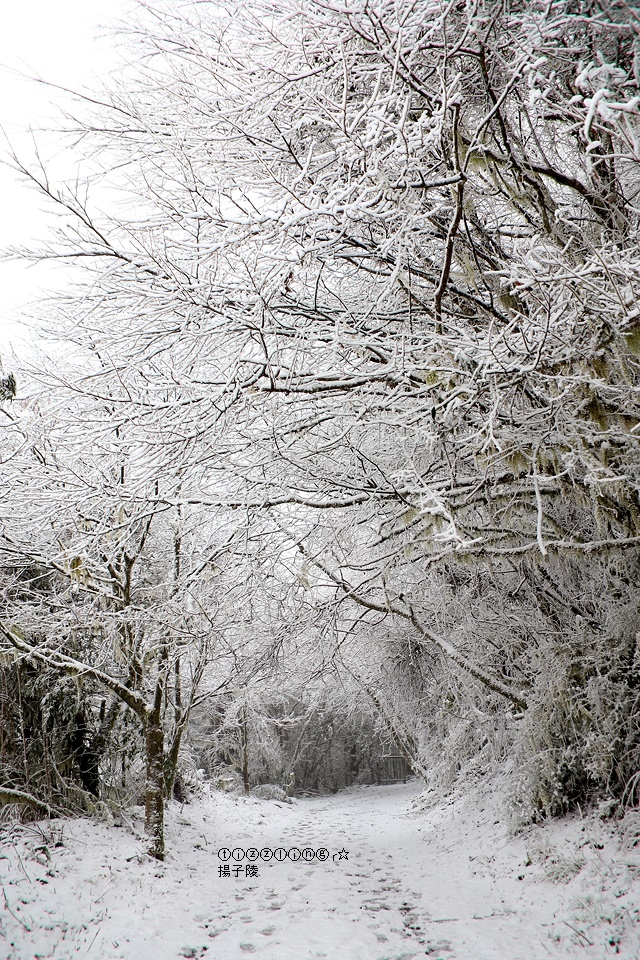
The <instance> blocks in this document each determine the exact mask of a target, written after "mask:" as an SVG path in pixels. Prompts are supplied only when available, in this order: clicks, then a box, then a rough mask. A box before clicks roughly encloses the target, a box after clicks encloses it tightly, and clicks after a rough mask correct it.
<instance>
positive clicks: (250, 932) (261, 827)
mask: <svg viewBox="0 0 640 960" xmlns="http://www.w3.org/2000/svg"><path fill="white" fill-rule="evenodd" d="M418 790H419V787H418V784H407V785H406V786H403V785H399V786H395V787H379V788H376V787H369V788H357V789H353V790H349V791H345V792H344V793H342V794H339V795H337V796H334V797H323V798H314V799H308V800H299V801H297V802H296V803H295V804H293V805H291V806H288V805H286V804H279V803H276V802H274V801H263V800H256V799H253V798H244V797H241V798H234V797H231V796H228V795H218V794H215V795H213V796H212V797H211V798H210V799H206V800H204V801H202V802H199V803H194V804H191V805H188V806H184V807H183V808H179V807H177V806H174V807H173V808H172V810H171V812H170V815H169V818H168V821H169V823H168V830H167V834H168V848H169V851H170V854H169V857H168V859H167V862H166V863H165V864H157V863H155V862H153V861H150V860H149V858H147V857H146V856H144V854H143V853H142V851H143V849H144V846H143V843H142V841H141V839H140V838H139V837H136V835H135V833H134V832H132V831H130V830H128V829H126V828H119V829H118V828H115V827H113V826H106V825H104V824H96V823H92V822H90V821H86V820H84V821H72V822H66V823H65V824H64V825H63V828H62V837H61V838H60V832H59V831H60V827H59V826H56V823H55V821H54V822H52V824H50V825H48V824H45V825H43V829H44V837H43V836H41V835H40V834H39V832H38V830H37V828H34V827H31V828H30V829H29V830H28V831H26V832H25V829H24V828H21V829H20V830H18V831H14V832H13V833H9V834H5V842H4V844H3V846H2V847H0V858H2V859H0V879H1V880H2V885H3V889H4V893H5V895H6V900H5V902H4V903H3V904H2V907H3V912H2V915H1V924H2V926H1V927H0V934H3V936H2V935H0V957H2V958H3V960H4V953H3V950H4V947H5V946H6V956H7V957H8V958H10V960H32V958H35V957H42V958H46V957H52V958H57V960H66V958H71V957H79V956H80V957H83V958H84V957H87V958H88V960H91V958H93V957H96V958H108V960H178V958H180V957H207V958H211V960H240V958H245V957H252V956H254V957H256V958H260V960H311V958H316V957H327V958H330V960H410V958H416V957H425V956H427V957H431V958H433V960H437V958H442V960H543V958H548V957H585V958H587V957H588V958H590V960H591V958H596V960H602V958H604V957H606V956H618V957H623V958H629V960H630V958H633V957H637V956H638V955H640V949H639V948H640V937H638V930H639V929H640V928H639V925H638V922H637V919H638V914H637V910H635V912H634V903H636V904H637V902H638V890H639V887H640V884H639V883H638V881H637V880H635V881H634V879H633V878H634V876H636V877H637V874H638V871H637V870H635V868H634V865H633V863H631V864H630V865H629V864H626V863H619V862H616V864H615V866H614V865H613V860H612V861H611V863H609V862H608V860H607V857H609V852H608V850H605V849H604V848H602V843H603V842H604V843H605V845H606V844H609V846H611V847H612V849H613V841H612V840H611V839H610V838H608V837H607V836H606V834H607V829H609V832H610V828H606V827H603V826H601V825H599V824H596V825H593V826H592V827H590V828H589V829H587V828H585V827H584V825H581V822H580V821H579V820H576V821H573V822H570V823H568V824H567V823H565V824H551V825H549V827H548V828H544V829H543V828H536V829H535V830H533V831H530V832H529V834H528V835H526V836H524V835H523V836H522V837H520V838H515V839H514V838H509V837H508V836H507V833H506V831H505V828H504V827H503V826H501V825H500V824H498V823H496V822H495V820H496V819H497V816H496V811H497V809H498V806H499V802H500V801H499V799H498V798H497V797H495V796H493V795H492V792H491V791H490V790H489V789H485V791H484V793H483V792H482V791H476V793H475V795H474V797H473V799H472V800H466V801H458V802H457V803H452V802H449V803H442V804H440V805H439V806H437V807H434V808H433V809H431V810H428V811H424V812H418V813H416V812H411V807H410V801H411V799H412V798H413V797H414V796H415V795H416V794H417V793H418ZM589 830H596V831H597V830H600V832H601V833H602V836H600V835H598V837H597V838H596V837H595V835H594V836H591V834H590V833H589ZM56 838H58V841H60V840H61V845H59V846H55V843H56ZM251 847H254V848H256V851H259V850H264V849H265V848H269V849H272V850H274V849H276V848H282V849H285V850H288V849H289V848H292V847H296V848H298V849H300V850H303V849H307V850H309V849H312V850H316V851H317V850H319V849H321V848H326V849H327V850H328V851H329V854H330V856H329V858H328V859H326V860H323V861H318V860H317V858H314V859H313V860H312V861H310V862H307V861H305V860H304V859H303V858H302V857H301V858H300V859H298V860H297V861H291V860H290V859H286V860H284V861H282V862H278V861H277V860H275V859H274V858H271V859H270V860H269V861H268V862H263V861H262V860H261V859H260V858H259V857H258V859H257V860H255V861H251V863H252V864H253V865H254V866H257V868H258V875H257V876H249V877H247V876H246V870H245V867H246V866H247V864H248V863H249V862H250V861H247V859H246V858H245V859H244V860H243V861H242V864H241V866H242V870H241V871H239V872H240V873H241V875H240V876H238V877H236V876H234V875H233V872H234V871H233V866H232V865H233V860H230V861H228V862H229V865H230V873H231V875H230V876H220V875H219V872H220V870H219V868H220V866H221V865H222V863H223V861H221V860H220V858H219V856H218V851H219V850H220V849H221V848H228V849H229V850H233V849H236V850H237V849H238V848H241V849H242V850H245V851H246V850H247V848H251ZM601 848H602V849H601ZM340 851H342V856H341V857H340ZM558 851H559V852H558ZM345 853H346V854H347V855H346V856H345ZM251 855H252V856H255V854H251ZM307 855H308V854H307ZM334 855H335V859H334ZM236 856H239V854H236ZM611 856H612V855H611ZM636 859H637V858H636ZM600 867H602V869H600ZM554 871H555V875H554ZM249 872H250V873H251V871H249ZM552 875H554V876H555V881H556V882H552V880H551V879H550V877H551V876H552ZM607 877H608V878H609V880H608V886H607V882H605V880H606V878H607ZM603 878H605V879H603ZM559 880H562V881H567V882H558V881H559ZM609 888H610V889H609ZM634 898H635V899H634ZM3 899H4V898H3ZM0 903H2V901H0ZM623 927H624V930H623ZM618 930H619V931H623V935H622V941H621V944H620V946H618V950H619V952H618V953H616V943H615V939H616V931H618ZM612 940H613V943H611V942H610V941H612Z"/></svg>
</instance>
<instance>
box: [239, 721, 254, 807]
mask: <svg viewBox="0 0 640 960" xmlns="http://www.w3.org/2000/svg"><path fill="white" fill-rule="evenodd" d="M240 731H241V736H242V782H243V784H244V792H245V793H249V791H250V790H251V784H250V783H249V737H248V730H247V708H246V706H244V707H243V708H242V720H241V726H240Z"/></svg>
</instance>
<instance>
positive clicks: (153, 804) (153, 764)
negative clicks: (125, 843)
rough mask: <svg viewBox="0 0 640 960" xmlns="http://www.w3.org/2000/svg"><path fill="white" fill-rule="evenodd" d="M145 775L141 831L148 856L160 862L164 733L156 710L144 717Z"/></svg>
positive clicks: (162, 853)
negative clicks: (145, 718) (147, 840)
mask: <svg viewBox="0 0 640 960" xmlns="http://www.w3.org/2000/svg"><path fill="white" fill-rule="evenodd" d="M145 754H146V762H147V774H146V783H145V823H144V826H145V831H146V834H147V836H148V837H149V840H150V841H151V844H150V847H149V853H150V854H151V856H152V857H155V858H156V860H164V731H163V729H162V721H161V718H160V710H159V709H157V710H156V709H154V710H153V711H150V713H149V714H148V716H147V722H146V725H145Z"/></svg>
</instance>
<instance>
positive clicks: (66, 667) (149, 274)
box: [0, 0, 640, 860]
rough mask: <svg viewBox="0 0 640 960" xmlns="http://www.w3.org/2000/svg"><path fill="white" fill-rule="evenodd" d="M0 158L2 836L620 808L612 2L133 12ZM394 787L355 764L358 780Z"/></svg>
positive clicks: (621, 67) (630, 390)
mask: <svg viewBox="0 0 640 960" xmlns="http://www.w3.org/2000/svg"><path fill="white" fill-rule="evenodd" d="M118 43H119V44H121V47H122V49H123V51H126V55H125V58H124V65H123V67H122V69H121V70H120V71H119V72H118V73H117V74H115V75H114V76H113V77H109V78H106V79H105V82H104V85H103V87H102V89H97V90H96V91H95V93H94V95H93V96H88V95H83V96H78V98H77V100H76V108H75V111H74V112H70V113H67V114H65V115H64V116H63V117H62V118H61V120H60V123H59V126H58V128H57V129H56V133H55V136H56V138H57V140H56V142H57V143H58V144H59V148H60V151H61V152H62V153H63V155H64V158H65V163H66V164H67V170H68V175H67V174H65V175H64V176H58V172H57V171H58V168H57V167H56V169H53V168H50V166H49V165H48V163H47V162H46V161H45V160H44V159H41V155H40V154H39V153H38V151H37V147H34V152H33V155H32V156H30V157H25V156H23V155H21V154H19V153H18V152H15V153H13V154H12V156H11V161H10V162H11V163H12V165H13V167H14V169H15V171H16V173H17V174H18V175H19V176H21V177H22V178H24V179H26V180H27V181H28V182H29V183H30V184H31V185H32V187H33V189H34V190H36V191H38V193H39V195H40V196H41V197H42V201H43V202H44V203H46V204H47V205H48V207H49V209H50V210H51V231H50V233H49V235H48V236H47V237H45V238H43V240H42V244H41V245H40V247H39V248H37V249H15V250H12V251H9V252H8V253H9V255H11V256H15V257H18V256H19V257H21V258H26V259H27V260H32V261H34V262H42V261H56V262H59V263H62V264H65V265H67V268H68V270H69V277H70V280H69V283H68V285H67V286H66V287H65V289H64V291H63V292H57V293H54V294H52V296H51V297H50V298H49V299H48V300H46V301H45V302H43V303H41V304H40V305H39V306H38V310H37V315H36V314H34V316H33V319H32V322H33V325H34V329H35V327H36V326H37V328H38V331H39V334H38V335H39V337H40V341H39V342H40V344H41V349H40V350H39V352H38V354H37V355H36V354H34V355H32V356H25V357H24V358H15V359H14V360H13V361H12V362H11V364H10V365H9V363H8V362H7V358H6V357H5V358H4V361H5V364H4V366H5V369H4V373H3V374H2V379H1V385H0V398H1V399H0V414H1V416H0V424H1V430H2V445H1V448H0V449H1V455H2V466H1V469H0V804H2V806H1V808H0V816H1V817H5V816H7V815H9V816H16V815H20V816H22V817H23V818H26V819H28V818H29V817H39V816H42V815H43V814H45V815H46V814H58V815H59V814H78V813H83V814H85V815H86V814H87V813H93V812H95V811H96V810H99V809H100V808H101V807H108V808H110V809H113V810H117V809H127V808H128V807H129V806H131V805H132V804H140V803H143V804H144V805H145V821H146V833H147V835H148V842H149V849H150V851H151V853H152V855H153V857H155V858H156V859H158V860H162V859H163V858H164V856H165V836H164V813H165V808H166V805H167V802H168V800H169V799H170V798H172V797H176V798H178V799H185V798H188V796H189V795H190V792H193V791H194V790H197V788H198V783H199V782H200V781H201V780H202V778H203V777H204V778H207V779H208V780H211V781H213V782H215V783H217V784H221V785H223V786H225V787H226V788H229V789H238V790H243V791H246V792H249V791H252V790H254V789H257V788H259V787H260V786H262V787H263V788H264V785H272V786H273V787H278V788H279V789H280V791H281V794H282V795H283V796H285V797H288V796H290V795H295V794H297V793H304V792H305V791H309V792H314V791H315V792H335V791H337V790H340V789H341V788H342V787H344V786H348V785H350V784H357V783H376V782H380V780H381V778H383V779H384V775H385V774H384V770H383V768H384V767H385V764H386V768H388V766H389V760H390V758H396V765H397V764H401V765H406V768H407V770H410V771H412V772H413V774H415V775H416V776H418V777H420V778H423V779H424V780H425V781H426V782H427V783H429V784H431V785H434V786H435V787H437V788H438V789H440V790H442V791H446V790H448V789H450V788H451V787H452V786H453V785H454V784H455V783H457V782H460V781H461V780H462V781H464V779H465V778H478V777H482V776H484V775H485V774H487V773H488V772H489V771H495V770H498V769H500V770H508V771H511V773H512V779H513V789H512V800H511V802H512V805H513V809H514V810H515V811H516V812H517V814H518V816H519V817H520V818H521V819H522V821H523V822H531V821H538V820H543V819H545V818H550V817H556V816H559V815H562V814H564V813H566V812H567V811H571V810H574V809H576V808H577V807H578V806H579V807H581V808H586V807H589V805H593V804H595V803H600V802H602V801H607V802H611V803H612V804H613V805H616V804H618V805H620V806H621V807H633V806H635V805H637V804H638V803H639V802H640V593H639V591H638V574H639V564H640V305H639V304H640V299H639V295H640V242H639V240H640V231H639V227H640V12H639V11H638V7H637V5H635V4H634V3H632V2H629V3H626V2H624V0H532V2H525V0H252V2H250V3H246V4H240V3H235V2H233V0H216V2H215V3H214V2H197V0H189V2H185V3H179V4H176V3H172V2H169V0H167V2H155V0H154V2H153V3H140V4H139V6H138V11H137V13H136V14H135V16H133V17H132V18H131V19H130V20H129V21H128V23H127V24H126V25H125V26H123V27H122V31H121V34H120V36H119V38H118ZM381 771H382V772H381Z"/></svg>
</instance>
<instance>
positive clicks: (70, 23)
mask: <svg viewBox="0 0 640 960" xmlns="http://www.w3.org/2000/svg"><path fill="white" fill-rule="evenodd" d="M2 6H3V11H2V13H3V15H2V30H1V31H0V127H1V128H2V130H3V131H4V133H5V136H6V137H8V138H9V140H10V141H11V142H12V144H14V146H15V147H16V148H17V150H18V152H21V153H23V152H24V151H27V153H28V150H27V147H28V144H29V140H30V138H29V136H28V135H27V134H26V133H25V130H28V128H29V127H30V126H31V127H33V128H34V129H35V128H38V127H43V126H45V127H46V126H47V125H48V123H51V121H52V120H53V121H54V122H55V117H56V116H57V111H58V109H59V107H60V105H62V104H63V103H64V94H62V93H59V92H57V91H55V90H47V89H46V88H45V87H44V86H43V85H42V84H39V83H34V82H29V81H27V80H25V79H22V78H21V77H20V76H19V74H27V75H29V76H38V77H41V78H42V79H43V80H46V81H49V82H51V83H55V84H59V85H61V86H65V87H70V88H72V89H76V90H77V89H91V88H92V87H94V86H95V82H96V78H97V77H103V76H104V75H105V73H106V72H108V71H109V70H110V69H112V68H113V67H114V66H115V65H116V64H117V62H118V61H117V52H116V44H115V42H114V41H113V40H112V39H111V38H110V37H108V36H106V35H105V33H106V31H105V29H103V28H107V29H108V27H109V25H110V24H112V23H114V22H115V21H116V20H118V19H120V18H121V17H122V16H123V14H124V13H125V11H126V9H127V8H128V7H129V6H130V3H129V2H128V0H4V3H3V5H2ZM41 136H42V135H41ZM42 142H43V143H44V144H45V147H46V146H47V145H49V147H50V144H51V141H50V138H49V141H47V138H46V135H45V136H44V137H43V140H42ZM5 158H6V141H5V139H4V138H3V141H2V143H0V159H5ZM50 223H51V220H50V218H49V217H48V216H46V215H45V214H44V213H43V210H42V203H41V201H40V200H39V198H38V197H37V195H36V194H35V192H34V191H33V190H30V189H29V188H28V187H27V186H26V185H23V184H21V183H20V182H19V181H17V180H16V177H15V175H14V174H13V173H12V172H11V171H10V170H8V169H7V168H6V167H4V166H0V251H1V250H4V249H6V247H7V246H9V245H11V244H24V245H27V244H30V243H33V242H36V243H37V241H38V240H39V239H43V238H46V235H47V230H48V225H50ZM58 283H60V272H59V271H58V272H56V271H54V270H53V269H51V268H47V267H42V266H39V265H37V266H30V267H27V266H25V265H24V264H21V263H16V262H11V263H6V262H0V357H2V356H3V355H4V357H5V361H7V360H8V359H9V358H8V356H7V354H8V353H10V350H11V348H12V347H13V349H14V350H16V352H20V353H22V352H23V350H24V349H25V347H24V341H25V340H26V341H27V342H28V340H29V331H28V329H25V328H24V327H22V326H20V325H19V323H18V320H19V317H20V310H21V307H23V306H25V305H27V304H28V303H30V302H32V301H33V300H34V299H36V298H37V297H38V295H39V293H41V291H42V290H43V289H46V288H47V287H49V288H50V287H51V286H53V285H56V284H58ZM7 365H8V364H7V363H6V362H5V366H7Z"/></svg>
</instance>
